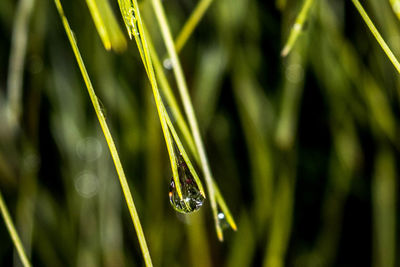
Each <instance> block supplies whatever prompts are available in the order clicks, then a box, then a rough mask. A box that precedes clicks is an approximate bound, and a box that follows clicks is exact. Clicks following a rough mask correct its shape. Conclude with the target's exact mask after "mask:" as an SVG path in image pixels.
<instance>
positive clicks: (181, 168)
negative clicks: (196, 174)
mask: <svg viewBox="0 0 400 267" xmlns="http://www.w3.org/2000/svg"><path fill="white" fill-rule="evenodd" d="M178 174H179V180H180V183H181V190H182V199H180V198H179V195H178V192H177V191H176V187H175V182H174V180H173V179H171V184H170V186H169V201H170V203H171V206H172V207H173V208H174V209H175V210H176V211H178V212H181V213H190V212H193V211H196V210H198V209H200V207H201V206H202V205H203V201H204V197H203V196H202V195H201V193H200V190H199V188H198V187H197V184H196V182H195V181H194V179H193V176H192V174H191V173H190V171H189V169H188V167H187V166H186V163H185V162H184V161H181V162H179V163H178Z"/></svg>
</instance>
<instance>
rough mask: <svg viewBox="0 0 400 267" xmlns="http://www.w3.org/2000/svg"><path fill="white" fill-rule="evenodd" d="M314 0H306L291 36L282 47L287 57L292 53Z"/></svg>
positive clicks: (283, 53) (283, 54)
mask: <svg viewBox="0 0 400 267" xmlns="http://www.w3.org/2000/svg"><path fill="white" fill-rule="evenodd" d="M314 1H315V0H304V4H303V7H302V8H301V10H300V13H299V15H298V16H297V18H296V21H295V23H294V24H293V27H292V29H291V31H290V34H289V38H288V40H287V42H286V44H285V46H284V47H283V49H282V52H281V55H282V56H283V57H286V56H287V55H288V54H289V53H290V51H291V50H292V48H293V46H294V44H295V43H296V41H297V38H299V35H300V33H301V31H302V30H303V27H304V22H305V21H306V19H307V16H308V14H309V13H310V8H311V6H312V4H313V3H314Z"/></svg>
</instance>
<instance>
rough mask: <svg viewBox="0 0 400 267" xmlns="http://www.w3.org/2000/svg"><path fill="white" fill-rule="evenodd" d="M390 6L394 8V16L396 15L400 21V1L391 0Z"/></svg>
mask: <svg viewBox="0 0 400 267" xmlns="http://www.w3.org/2000/svg"><path fill="white" fill-rule="evenodd" d="M389 1H390V5H391V6H392V9H393V12H394V14H396V16H397V18H398V19H400V0H389Z"/></svg>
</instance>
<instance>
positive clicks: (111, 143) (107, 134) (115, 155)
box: [54, 0, 153, 267]
mask: <svg viewBox="0 0 400 267" xmlns="http://www.w3.org/2000/svg"><path fill="white" fill-rule="evenodd" d="M54 1H55V4H56V6H57V10H58V12H59V14H60V17H61V20H62V22H63V25H64V28H65V31H66V33H67V36H68V39H69V42H70V44H71V46H72V50H73V51H74V54H75V57H76V60H77V62H78V65H79V69H80V71H81V73H82V76H83V79H84V81H85V84H86V87H87V90H88V93H89V96H90V100H91V101H92V104H93V107H94V109H95V112H96V115H97V118H98V120H99V123H100V126H101V129H102V131H103V133H104V137H105V138H106V142H107V145H108V147H109V149H110V153H111V156H112V158H113V161H114V165H115V168H116V170H117V173H118V177H119V180H120V183H121V187H122V191H123V193H124V196H125V200H126V204H127V206H128V209H129V213H130V215H131V217H132V221H133V225H134V227H135V230H136V234H137V236H138V239H139V244H140V248H141V250H142V254H143V257H144V260H145V264H146V266H148V267H150V266H153V264H152V261H151V257H150V253H149V249H148V247H147V243H146V239H145V237H144V233H143V229H142V226H141V224H140V220H139V215H138V213H137V211H136V207H135V204H134V201H133V198H132V194H131V192H130V189H129V185H128V182H127V180H126V176H125V173H124V170H123V168H122V164H121V161H120V159H119V156H118V152H117V149H116V147H115V144H114V140H113V138H112V136H111V133H110V130H109V128H108V126H107V123H106V120H105V117H104V115H103V112H102V111H101V107H100V104H99V101H98V99H97V96H96V94H95V92H94V89H93V86H92V83H91V81H90V78H89V75H88V73H87V70H86V68H85V65H84V62H83V60H82V57H81V54H80V52H79V49H78V46H77V43H76V40H75V37H74V35H73V32H72V30H71V28H70V26H69V23H68V21H67V18H66V17H65V15H64V11H63V8H62V6H61V2H60V0H54Z"/></svg>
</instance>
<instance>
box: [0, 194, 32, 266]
mask: <svg viewBox="0 0 400 267" xmlns="http://www.w3.org/2000/svg"><path fill="white" fill-rule="evenodd" d="M0 211H1V215H2V216H3V219H4V223H5V224H6V227H7V230H8V232H9V233H10V236H11V239H12V241H13V243H14V246H15V248H16V249H17V252H18V255H19V257H20V259H21V261H22V264H23V265H24V266H25V267H30V266H31V264H30V262H29V260H28V257H27V256H26V253H25V250H24V247H23V246H22V242H21V239H20V238H19V236H18V233H17V230H16V229H15V226H14V223H13V222H12V219H11V216H10V213H9V212H8V210H7V206H6V204H5V202H4V199H3V195H2V193H1V191H0Z"/></svg>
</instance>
